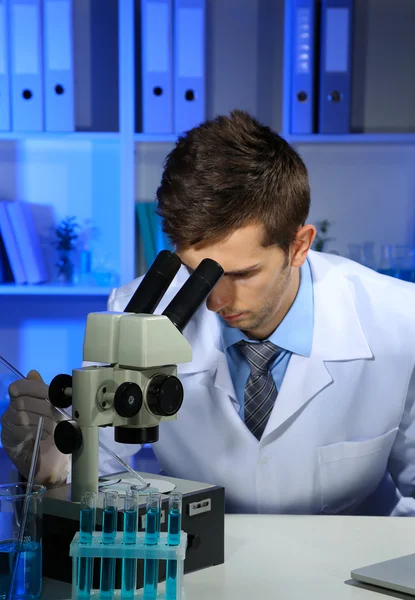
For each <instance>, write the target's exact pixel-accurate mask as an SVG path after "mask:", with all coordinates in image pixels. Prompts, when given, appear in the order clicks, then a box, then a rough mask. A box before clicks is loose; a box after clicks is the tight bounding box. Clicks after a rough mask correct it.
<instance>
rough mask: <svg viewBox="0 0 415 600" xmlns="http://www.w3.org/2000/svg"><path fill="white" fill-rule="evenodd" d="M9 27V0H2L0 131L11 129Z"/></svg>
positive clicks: (0, 14) (0, 9)
mask: <svg viewBox="0 0 415 600" xmlns="http://www.w3.org/2000/svg"><path fill="white" fill-rule="evenodd" d="M9 79H10V72H9V27H8V5H7V0H0V131H10V83H9Z"/></svg>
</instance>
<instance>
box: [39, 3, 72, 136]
mask: <svg viewBox="0 0 415 600" xmlns="http://www.w3.org/2000/svg"><path fill="white" fill-rule="evenodd" d="M72 20H73V19H72V0H43V64H44V71H43V74H44V95H45V130H46V131H73V130H74V127H75V126H74V73H73V25H72Z"/></svg>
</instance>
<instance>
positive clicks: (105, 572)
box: [99, 491, 118, 600]
mask: <svg viewBox="0 0 415 600" xmlns="http://www.w3.org/2000/svg"><path fill="white" fill-rule="evenodd" d="M117 502H118V492H115V491H108V492H105V496H104V511H103V513H102V543H103V544H113V543H114V542H115V536H116V535H117V515H118V511H117ZM115 560H116V559H115V558H102V559H101V578H100V592H99V597H100V599H101V600H111V599H112V597H113V595H114V585H115Z"/></svg>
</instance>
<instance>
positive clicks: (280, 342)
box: [218, 259, 314, 356]
mask: <svg viewBox="0 0 415 600" xmlns="http://www.w3.org/2000/svg"><path fill="white" fill-rule="evenodd" d="M218 319H219V320H220V323H221V337H222V343H223V346H224V348H225V349H226V350H227V349H228V348H229V347H230V346H232V345H234V344H236V343H238V342H240V341H241V340H249V338H247V337H246V336H245V335H244V334H243V332H242V331H241V330H240V329H235V328H233V327H230V326H229V325H227V323H226V322H225V321H224V320H223V319H221V318H220V317H218ZM313 330H314V302H313V281H312V276H311V269H310V264H309V262H308V259H307V260H306V261H305V262H304V264H303V265H302V267H301V270H300V286H299V289H298V292H297V296H296V297H295V300H294V302H293V304H292V305H291V308H290V310H289V311H288V313H287V314H286V315H285V317H284V319H283V320H282V321H281V323H280V324H279V325H278V327H277V329H276V330H275V331H274V332H273V333H272V334H271V335H270V336H269V338H268V339H269V340H270V341H271V342H272V343H273V344H275V345H276V346H278V347H279V348H282V349H283V350H287V351H288V352H292V353H293V354H299V355H301V356H310V354H311V346H312V343H313ZM251 341H252V340H251Z"/></svg>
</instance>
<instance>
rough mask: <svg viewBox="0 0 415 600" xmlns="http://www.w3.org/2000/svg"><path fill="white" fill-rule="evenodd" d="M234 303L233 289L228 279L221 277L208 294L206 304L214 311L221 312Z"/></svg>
mask: <svg viewBox="0 0 415 600" xmlns="http://www.w3.org/2000/svg"><path fill="white" fill-rule="evenodd" d="M231 303H232V291H231V288H230V286H229V283H228V282H227V281H224V280H223V279H221V281H219V283H218V284H216V286H215V287H214V289H213V290H212V291H211V293H210V294H209V296H208V299H207V301H206V306H207V307H208V309H209V310H212V311H213V312H219V311H221V310H223V309H224V308H226V307H227V306H229V305H230V304H231Z"/></svg>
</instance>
